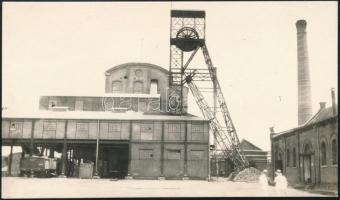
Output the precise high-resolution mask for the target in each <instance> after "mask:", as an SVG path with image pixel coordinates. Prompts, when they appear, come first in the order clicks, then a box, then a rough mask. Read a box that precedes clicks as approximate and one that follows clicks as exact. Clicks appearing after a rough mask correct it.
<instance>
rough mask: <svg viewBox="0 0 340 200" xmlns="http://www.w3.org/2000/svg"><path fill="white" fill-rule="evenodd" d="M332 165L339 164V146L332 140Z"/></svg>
mask: <svg viewBox="0 0 340 200" xmlns="http://www.w3.org/2000/svg"><path fill="white" fill-rule="evenodd" d="M332 163H333V164H338V144H337V142H336V139H333V140H332Z"/></svg>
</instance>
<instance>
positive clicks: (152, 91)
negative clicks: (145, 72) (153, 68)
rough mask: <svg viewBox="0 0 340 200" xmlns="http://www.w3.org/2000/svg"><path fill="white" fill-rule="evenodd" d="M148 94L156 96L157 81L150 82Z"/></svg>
mask: <svg viewBox="0 0 340 200" xmlns="http://www.w3.org/2000/svg"><path fill="white" fill-rule="evenodd" d="M150 94H158V80H155V79H153V80H151V84H150Z"/></svg>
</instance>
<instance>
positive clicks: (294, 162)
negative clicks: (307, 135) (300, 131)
mask: <svg viewBox="0 0 340 200" xmlns="http://www.w3.org/2000/svg"><path fill="white" fill-rule="evenodd" d="M293 167H296V149H295V147H294V148H293Z"/></svg>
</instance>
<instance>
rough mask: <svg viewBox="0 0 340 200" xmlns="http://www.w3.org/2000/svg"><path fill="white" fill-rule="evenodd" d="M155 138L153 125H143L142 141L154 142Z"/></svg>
mask: <svg viewBox="0 0 340 200" xmlns="http://www.w3.org/2000/svg"><path fill="white" fill-rule="evenodd" d="M152 137H153V124H152V123H148V124H141V126H140V139H141V140H152Z"/></svg>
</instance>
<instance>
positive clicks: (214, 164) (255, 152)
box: [210, 139, 269, 177]
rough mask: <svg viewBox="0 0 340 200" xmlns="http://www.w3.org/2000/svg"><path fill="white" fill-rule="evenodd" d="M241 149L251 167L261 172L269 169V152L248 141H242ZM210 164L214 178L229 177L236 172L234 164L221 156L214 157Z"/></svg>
mask: <svg viewBox="0 0 340 200" xmlns="http://www.w3.org/2000/svg"><path fill="white" fill-rule="evenodd" d="M240 149H241V153H242V155H243V156H244V158H245V159H246V160H247V161H248V163H249V167H254V168H256V169H258V170H260V171H262V170H264V169H267V168H268V167H269V166H268V159H267V157H268V155H267V154H268V152H267V151H264V150H262V149H261V148H259V147H257V146H256V145H254V144H253V143H251V142H249V141H248V140H246V139H242V140H241V143H240ZM210 163H211V164H210V173H211V175H212V176H222V177H223V176H224V177H228V176H229V175H230V174H231V173H232V172H233V171H234V170H235V169H234V164H233V162H232V161H231V160H230V159H225V158H224V157H223V155H221V154H219V155H216V156H212V158H211V162H210Z"/></svg>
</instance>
